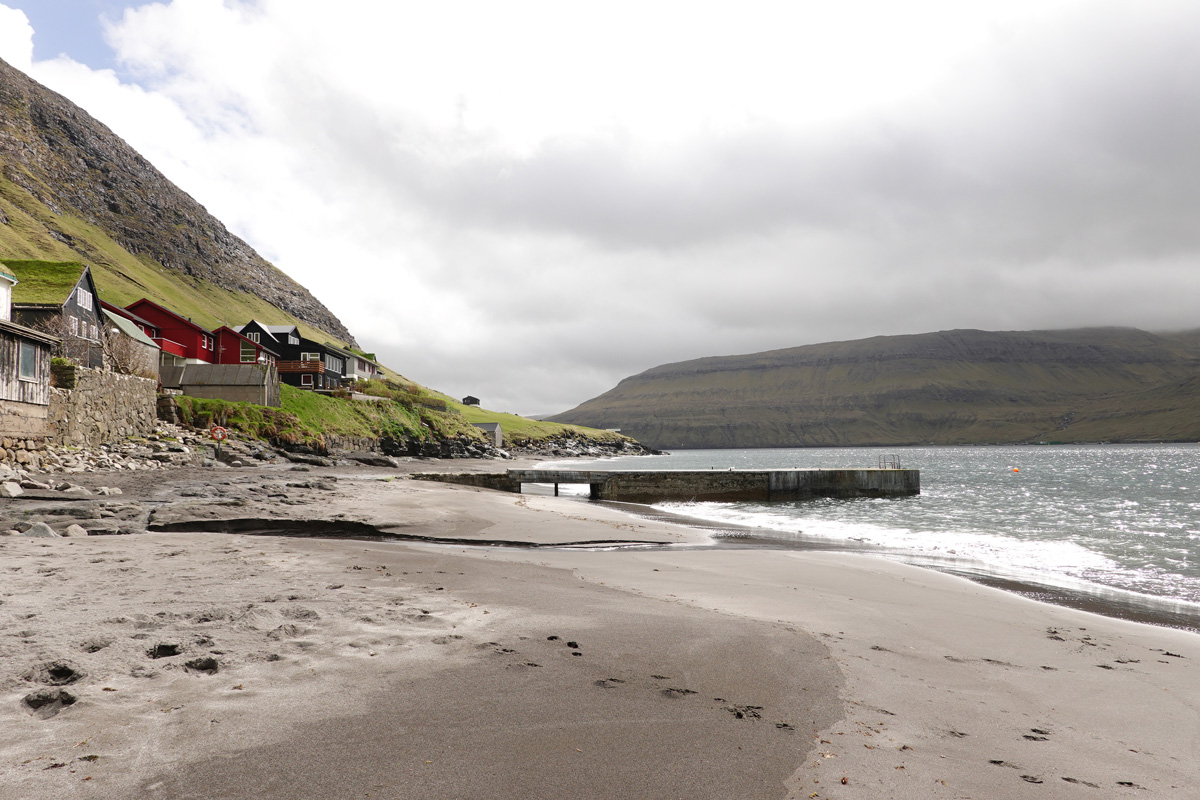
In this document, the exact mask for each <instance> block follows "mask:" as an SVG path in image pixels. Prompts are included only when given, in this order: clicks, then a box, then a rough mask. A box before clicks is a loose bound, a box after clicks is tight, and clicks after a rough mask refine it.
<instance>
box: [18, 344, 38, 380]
mask: <svg viewBox="0 0 1200 800" xmlns="http://www.w3.org/2000/svg"><path fill="white" fill-rule="evenodd" d="M20 361H21V363H20V366H19V367H18V370H19V373H20V377H21V380H23V381H35V380H37V347H35V346H34V344H33V342H21V356H20Z"/></svg>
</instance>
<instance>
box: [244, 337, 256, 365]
mask: <svg viewBox="0 0 1200 800" xmlns="http://www.w3.org/2000/svg"><path fill="white" fill-rule="evenodd" d="M254 351H255V347H254V345H252V344H250V342H242V363H243V364H253V363H254V358H255V356H254Z"/></svg>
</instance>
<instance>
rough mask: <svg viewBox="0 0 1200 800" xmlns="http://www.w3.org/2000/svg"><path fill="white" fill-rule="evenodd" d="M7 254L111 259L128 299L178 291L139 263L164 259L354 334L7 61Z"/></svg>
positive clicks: (0, 146) (3, 201)
mask: <svg viewBox="0 0 1200 800" xmlns="http://www.w3.org/2000/svg"><path fill="white" fill-rule="evenodd" d="M113 245H115V247H114V246H113ZM118 248H119V249H120V251H123V252H117V250H118ZM0 255H2V256H7V257H12V258H45V259H55V258H61V259H62V260H82V261H84V262H86V263H89V264H92V265H96V266H98V267H100V268H101V270H100V272H101V274H103V270H104V269H108V270H111V271H112V272H113V273H115V277H116V278H117V280H115V281H114V282H113V284H114V285H115V286H116V287H118V290H124V291H125V294H126V296H125V297H124V298H122V297H118V298H116V299H117V300H121V299H126V301H128V300H129V299H136V298H133V297H130V296H129V295H130V294H132V293H136V291H137V289H138V288H139V287H140V288H141V289H143V290H144V291H145V294H146V296H151V297H152V299H158V300H159V301H164V300H165V301H168V302H169V301H170V300H171V299H172V298H170V297H162V296H158V297H155V291H154V288H155V287H154V285H153V284H152V283H150V282H149V281H147V280H146V279H145V276H144V275H143V274H142V271H143V270H144V269H146V268H150V269H154V270H163V271H166V272H167V273H174V274H176V275H177V276H178V278H179V279H181V280H183V281H185V282H187V283H189V284H190V285H191V286H193V287H196V288H208V287H213V288H215V289H217V290H218V291H223V292H226V293H235V294H237V293H240V294H246V295H253V296H255V297H258V298H261V300H263V301H265V303H266V304H268V305H270V306H272V307H274V308H276V309H279V310H280V311H281V312H283V314H285V315H287V316H288V317H291V318H293V319H294V320H296V321H298V322H302V323H306V324H307V325H309V326H311V327H313V328H318V329H320V330H322V331H325V332H327V333H329V334H332V335H333V336H334V337H336V338H338V339H340V340H342V341H344V342H347V343H349V344H354V340H353V337H352V336H351V335H350V332H349V331H348V330H347V329H346V327H345V326H344V325H343V324H342V323H341V321H340V320H338V318H337V317H336V316H334V315H333V313H332V312H330V311H329V309H327V308H326V307H325V306H324V305H322V304H321V302H320V301H319V300H317V299H316V298H315V297H313V295H312V294H311V293H310V292H309V291H308V290H307V289H305V288H304V287H303V286H301V285H300V284H298V283H296V282H295V281H293V280H292V279H291V278H289V277H288V276H287V275H285V274H284V273H282V272H280V271H279V270H278V269H276V268H275V267H274V266H272V265H271V264H269V263H268V262H267V261H266V260H265V259H263V258H262V257H261V256H259V255H258V254H257V253H256V252H255V251H254V250H253V249H252V248H251V247H250V246H249V245H248V244H246V243H245V242H244V241H242V240H241V239H239V238H238V237H237V236H234V235H233V234H232V233H230V232H229V231H228V230H227V229H226V228H225V226H224V225H222V224H221V222H220V221H218V220H217V219H216V218H214V217H213V216H212V215H211V214H209V213H208V212H207V211H206V210H205V209H204V207H203V206H201V205H200V204H199V203H197V202H196V201H195V200H194V199H192V198H191V197H190V196H189V195H188V194H187V193H185V192H183V191H182V190H180V189H179V187H177V186H175V185H174V184H173V183H171V182H170V181H169V180H167V178H166V177H164V176H163V175H162V173H160V172H159V171H158V170H157V169H155V168H154V166H153V165H151V164H150V163H149V162H148V161H146V159H144V158H142V157H141V156H140V155H138V153H137V152H136V151H134V150H133V148H131V147H130V146H129V145H128V144H126V143H125V142H124V141H123V140H122V139H121V138H120V137H118V136H117V135H116V134H114V133H113V132H112V131H111V130H109V129H108V128H107V127H105V126H104V125H103V124H101V123H100V122H98V121H97V120H96V119H94V118H93V117H92V116H91V115H89V114H88V113H87V112H86V111H84V110H83V109H81V108H79V107H78V106H76V105H75V104H74V103H72V102H71V101H69V100H67V99H66V98H64V97H62V96H61V95H58V94H55V93H54V92H52V91H50V90H49V89H47V88H45V87H44V86H41V85H40V84H38V83H36V82H34V81H32V80H31V79H29V78H28V77H27V76H26V75H24V74H23V73H21V72H20V71H18V70H16V69H14V68H12V67H11V66H9V65H8V64H6V63H4V62H3V61H0ZM101 292H102V294H103V293H104V290H103V288H102V289H101ZM106 299H107V298H106ZM219 306H220V301H217V302H215V303H214V307H219ZM201 316H203V313H201ZM277 319H279V318H277ZM244 321H245V320H238V322H244ZM279 321H282V319H279Z"/></svg>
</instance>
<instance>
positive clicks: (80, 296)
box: [60, 287, 92, 311]
mask: <svg viewBox="0 0 1200 800" xmlns="http://www.w3.org/2000/svg"><path fill="white" fill-rule="evenodd" d="M60 297H61V295H60ZM75 303H76V304H77V305H78V306H79V307H80V308H85V309H87V310H88V311H91V310H92V293H91V292H89V291H88V290H87V289H84V288H83V287H80V288H78V289H76V290H75Z"/></svg>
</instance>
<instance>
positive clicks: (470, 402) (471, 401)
mask: <svg viewBox="0 0 1200 800" xmlns="http://www.w3.org/2000/svg"><path fill="white" fill-rule="evenodd" d="M462 404H463V405H464V406H478V405H479V398H478V397H472V396H471V395H467V396H466V397H464V398H463V399H462Z"/></svg>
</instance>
